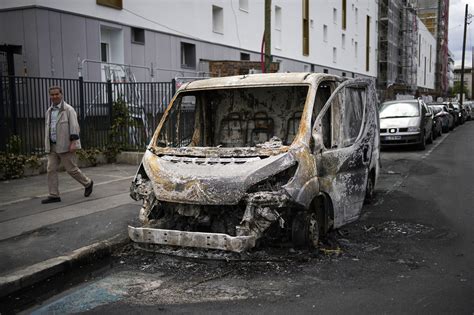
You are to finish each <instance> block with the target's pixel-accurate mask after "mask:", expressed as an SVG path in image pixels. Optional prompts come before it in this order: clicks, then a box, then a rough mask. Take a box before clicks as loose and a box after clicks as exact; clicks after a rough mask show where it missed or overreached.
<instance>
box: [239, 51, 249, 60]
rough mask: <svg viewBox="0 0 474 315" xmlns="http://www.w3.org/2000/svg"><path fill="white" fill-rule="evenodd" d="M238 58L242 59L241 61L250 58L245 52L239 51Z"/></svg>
mask: <svg viewBox="0 0 474 315" xmlns="http://www.w3.org/2000/svg"><path fill="white" fill-rule="evenodd" d="M240 60H243V61H248V60H250V54H247V53H242V52H241V53H240Z"/></svg>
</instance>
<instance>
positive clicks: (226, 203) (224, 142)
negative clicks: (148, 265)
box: [129, 73, 380, 252]
mask: <svg viewBox="0 0 474 315" xmlns="http://www.w3.org/2000/svg"><path fill="white" fill-rule="evenodd" d="M379 165H380V162H379V126H378V113H377V108H376V95H375V90H374V85H373V82H372V81H371V80H366V79H346V78H340V77H337V76H332V75H328V74H316V73H276V74H255V75H243V76H234V77H224V78H212V79H206V80H201V81H194V82H190V83H186V84H185V85H183V86H182V87H181V88H180V89H179V90H178V91H177V93H176V95H175V96H174V97H173V99H172V100H171V102H170V104H169V106H168V108H167V110H166V112H165V113H164V115H163V117H162V119H161V122H160V123H159V125H158V127H157V129H156V131H155V133H154V135H153V138H152V140H151V141H150V144H149V145H148V147H147V150H146V152H145V154H144V157H143V160H142V162H141V165H140V166H139V169H138V172H137V174H136V176H135V179H134V180H133V183H132V185H131V196H132V198H133V199H135V200H140V199H141V200H143V206H142V208H141V209H140V213H139V218H140V220H141V222H142V223H143V226H141V227H131V226H130V227H129V235H130V238H131V239H132V240H133V241H135V242H138V243H145V244H155V245H170V246H183V247H197V248H209V249H219V250H226V251H233V252H242V251H245V250H248V249H251V248H253V247H255V246H256V244H268V242H283V243H289V242H292V243H293V244H294V245H295V246H317V245H318V240H319V237H320V235H324V234H325V233H326V232H327V231H328V230H329V229H331V228H338V227H340V226H342V225H344V224H346V223H349V222H351V221H354V220H356V219H357V218H358V217H359V214H360V212H361V208H362V205H363V203H364V200H367V199H370V198H372V195H373V193H374V186H375V183H376V181H377V177H378V173H379Z"/></svg>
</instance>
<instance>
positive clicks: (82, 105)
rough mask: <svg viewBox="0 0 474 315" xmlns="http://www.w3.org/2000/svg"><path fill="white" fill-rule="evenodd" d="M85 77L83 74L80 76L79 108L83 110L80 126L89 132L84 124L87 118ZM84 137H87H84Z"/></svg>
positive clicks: (83, 130) (80, 116)
mask: <svg viewBox="0 0 474 315" xmlns="http://www.w3.org/2000/svg"><path fill="white" fill-rule="evenodd" d="M84 99H85V97H84V78H83V77H82V76H80V77H79V109H80V111H81V115H79V126H80V128H81V130H82V132H85V133H87V128H86V126H84V121H85V118H86V104H85V101H84ZM84 139H86V138H85V137H84Z"/></svg>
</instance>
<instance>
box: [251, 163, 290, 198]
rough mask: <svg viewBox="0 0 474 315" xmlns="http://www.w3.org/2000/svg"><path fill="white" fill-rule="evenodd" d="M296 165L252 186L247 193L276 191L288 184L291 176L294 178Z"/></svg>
mask: <svg viewBox="0 0 474 315" xmlns="http://www.w3.org/2000/svg"><path fill="white" fill-rule="evenodd" d="M297 168H298V163H295V164H294V165H292V166H290V167H289V168H287V169H286V170H283V171H281V172H279V173H277V174H275V175H273V176H270V177H268V178H265V179H264V180H262V181H260V182H258V183H256V184H254V185H252V186H251V187H250V188H249V189H248V190H247V193H255V192H259V191H278V190H280V189H281V188H282V187H283V186H285V185H286V184H288V182H289V181H290V180H291V178H292V177H293V176H295V173H296V169H297Z"/></svg>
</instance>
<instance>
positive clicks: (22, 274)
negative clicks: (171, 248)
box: [0, 234, 130, 298]
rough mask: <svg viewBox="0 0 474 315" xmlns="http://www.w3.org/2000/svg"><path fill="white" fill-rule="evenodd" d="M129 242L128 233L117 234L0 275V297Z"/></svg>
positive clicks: (110, 252)
mask: <svg viewBox="0 0 474 315" xmlns="http://www.w3.org/2000/svg"><path fill="white" fill-rule="evenodd" d="M129 242H130V239H129V237H128V235H123V234H117V235H115V236H113V237H111V238H109V239H107V240H104V241H100V242H97V243H94V244H91V245H88V246H84V247H82V248H79V249H76V250H74V251H72V252H71V253H70V254H69V255H64V256H59V257H55V258H51V259H48V260H45V261H42V262H39V263H36V264H34V265H31V266H28V267H26V268H24V269H22V270H18V271H14V272H12V273H11V274H9V275H7V276H3V277H0V298H3V297H5V296H7V295H8V294H11V293H13V292H16V291H19V290H21V289H24V288H26V287H29V286H31V285H33V284H36V283H38V282H40V281H43V280H45V279H47V278H49V277H52V276H54V275H56V274H58V273H61V272H64V271H68V270H70V269H72V268H74V267H76V266H78V265H81V264H84V263H87V262H90V261H93V260H95V259H100V258H104V257H107V256H110V255H111V254H112V253H113V252H114V251H115V250H116V249H117V248H119V247H121V246H123V245H126V244H127V243H129Z"/></svg>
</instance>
